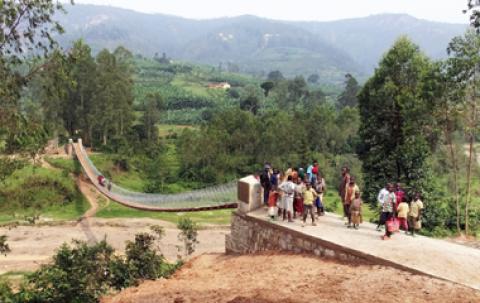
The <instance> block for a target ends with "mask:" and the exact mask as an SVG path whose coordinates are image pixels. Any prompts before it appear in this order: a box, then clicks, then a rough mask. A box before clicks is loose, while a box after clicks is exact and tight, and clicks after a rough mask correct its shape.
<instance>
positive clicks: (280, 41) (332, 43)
mask: <svg viewBox="0 0 480 303" xmlns="http://www.w3.org/2000/svg"><path fill="white" fill-rule="evenodd" d="M67 11H68V12H69V13H68V14H67V15H59V16H58V19H59V20H60V21H61V22H62V24H65V28H66V32H67V33H66V35H64V36H62V37H61V38H60V41H61V43H62V44H63V45H64V46H65V47H68V46H69V45H70V43H71V41H73V40H76V39H78V38H83V39H85V40H86V42H87V43H89V44H90V45H91V46H92V48H93V50H94V51H95V52H98V51H99V50H100V49H102V48H104V47H106V48H110V49H112V48H114V47H116V46H118V45H123V46H125V47H127V48H129V49H131V50H132V51H133V52H134V53H139V54H142V55H144V56H149V57H151V56H153V55H154V54H155V53H160V54H161V53H163V52H165V53H167V55H168V56H169V57H171V58H173V59H179V60H188V61H193V62H197V63H207V64H212V65H215V66H217V65H219V64H223V67H225V66H229V68H230V67H233V68H234V69H235V70H236V71H237V70H238V69H239V70H240V71H243V72H249V73H254V74H257V75H265V74H266V73H268V72H269V71H271V70H276V69H278V70H280V71H281V72H282V73H284V74H285V75H287V76H294V75H298V74H303V75H309V74H311V73H318V74H319V75H320V81H321V82H323V83H340V82H342V81H343V75H344V74H345V73H347V72H349V73H353V74H355V75H357V76H360V77H365V76H367V75H368V74H369V73H371V72H372V70H373V67H374V66H375V65H376V63H377V62H378V60H379V59H380V57H381V55H382V54H383V53H384V52H385V51H386V50H387V49H388V48H389V47H390V46H391V44H392V43H393V41H394V40H395V39H396V38H398V37H399V36H401V35H405V34H406V35H409V36H410V37H411V38H412V39H413V41H414V42H416V43H419V44H420V46H421V47H422V48H423V49H424V50H425V51H426V53H427V54H429V55H431V56H433V57H441V56H442V55H443V54H445V49H446V47H447V43H448V41H450V39H451V38H452V37H453V36H455V35H458V34H461V33H462V32H463V31H464V30H465V29H466V25H461V24H460V25H459V24H445V23H438V22H430V21H425V20H418V19H415V18H413V17H410V16H408V15H377V16H370V17H366V18H359V19H349V20H340V21H334V22H284V21H276V20H269V19H264V18H258V17H254V16H240V17H234V18H219V19H212V20H189V19H185V18H180V17H175V16H168V15H161V14H154V15H152V14H144V13H138V12H135V11H131V10H125V9H119V8H114V7H106V6H93V5H75V6H68V7H67Z"/></svg>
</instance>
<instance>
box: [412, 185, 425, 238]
mask: <svg viewBox="0 0 480 303" xmlns="http://www.w3.org/2000/svg"><path fill="white" fill-rule="evenodd" d="M422 209H423V202H422V200H420V194H419V193H416V194H415V199H414V200H413V201H412V202H410V210H409V211H408V225H409V227H410V232H411V233H412V236H415V232H418V231H419V230H420V228H422Z"/></svg>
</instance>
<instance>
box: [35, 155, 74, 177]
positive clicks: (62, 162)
mask: <svg viewBox="0 0 480 303" xmlns="http://www.w3.org/2000/svg"><path fill="white" fill-rule="evenodd" d="M44 159H45V161H47V163H48V164H50V165H51V166H53V167H56V168H58V169H62V170H64V171H67V172H69V173H78V172H80V166H79V163H78V161H76V160H73V159H66V158H51V157H45V158H44Z"/></svg>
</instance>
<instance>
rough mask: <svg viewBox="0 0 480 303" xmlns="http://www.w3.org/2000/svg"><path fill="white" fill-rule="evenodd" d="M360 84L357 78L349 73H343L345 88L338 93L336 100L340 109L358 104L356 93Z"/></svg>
mask: <svg viewBox="0 0 480 303" xmlns="http://www.w3.org/2000/svg"><path fill="white" fill-rule="evenodd" d="M359 91H360V86H359V85H358V82H357V80H356V79H355V77H353V76H352V75H351V74H346V75H345V90H344V91H343V92H342V93H341V94H340V96H339V97H338V100H337V107H338V108H339V109H342V108H344V107H346V106H350V107H355V106H357V104H358V99H357V95H358V92H359Z"/></svg>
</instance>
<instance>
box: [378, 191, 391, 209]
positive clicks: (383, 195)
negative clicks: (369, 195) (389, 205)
mask: <svg viewBox="0 0 480 303" xmlns="http://www.w3.org/2000/svg"><path fill="white" fill-rule="evenodd" d="M388 193H389V191H388V190H387V189H386V188H385V187H384V188H382V189H381V190H380V192H379V193H378V197H377V202H378V205H380V206H383V204H384V203H385V198H386V197H387V195H388Z"/></svg>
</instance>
